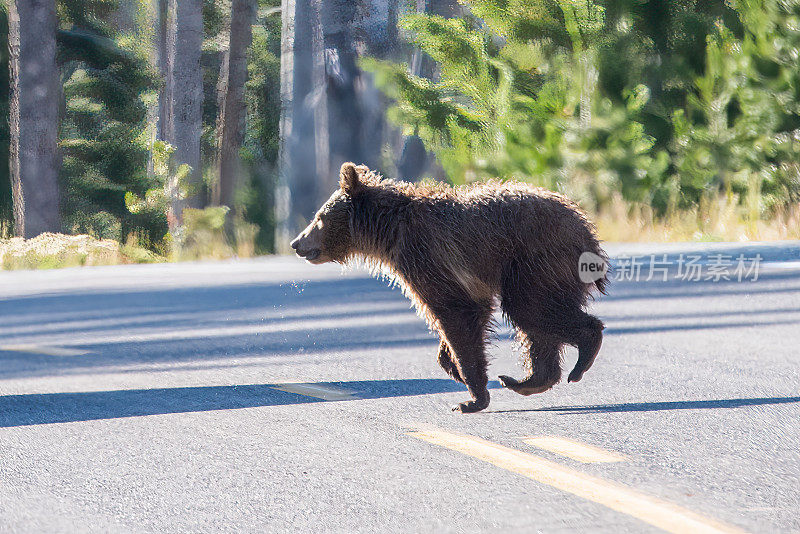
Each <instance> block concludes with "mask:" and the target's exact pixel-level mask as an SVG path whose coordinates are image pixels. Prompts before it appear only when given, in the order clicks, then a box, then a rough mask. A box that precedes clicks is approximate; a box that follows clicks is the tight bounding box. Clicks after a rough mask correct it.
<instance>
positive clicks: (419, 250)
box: [291, 163, 608, 413]
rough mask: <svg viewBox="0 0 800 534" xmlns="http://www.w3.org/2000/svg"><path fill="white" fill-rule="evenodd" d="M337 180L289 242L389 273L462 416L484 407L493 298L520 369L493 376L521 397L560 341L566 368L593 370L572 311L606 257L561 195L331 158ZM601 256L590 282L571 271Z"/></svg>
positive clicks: (591, 336) (595, 334) (556, 367)
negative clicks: (521, 360) (518, 351)
mask: <svg viewBox="0 0 800 534" xmlns="http://www.w3.org/2000/svg"><path fill="white" fill-rule="evenodd" d="M339 185H340V188H339V189H338V190H337V191H336V192H334V193H333V195H332V196H331V197H330V199H329V200H328V201H327V202H326V203H325V204H324V205H323V206H322V208H320V210H319V211H318V212H317V214H316V215H315V216H314V220H313V221H311V223H310V224H309V225H308V227H307V228H306V229H305V230H303V231H302V232H301V233H300V235H298V236H297V238H295V239H294V240H293V241H292V243H291V246H292V248H293V249H294V250H295V251H296V252H297V254H298V255H299V256H301V257H303V258H305V259H306V260H307V261H309V262H311V263H314V264H318V263H324V262H331V261H332V262H339V263H347V262H348V261H349V260H352V259H360V260H363V261H365V262H366V263H367V264H369V265H370V266H372V267H375V268H377V269H381V270H383V271H384V272H385V273H388V274H390V275H391V276H393V277H394V278H395V279H396V281H397V282H399V284H400V285H401V287H402V288H403V290H404V292H405V293H406V295H407V296H409V297H410V298H411V300H412V301H413V302H414V304H415V306H416V308H417V310H418V312H419V313H420V315H421V316H422V317H424V318H425V319H426V320H427V322H428V325H429V326H430V328H431V330H433V331H436V332H438V334H439V337H440V345H439V356H438V360H439V364H440V365H441V366H442V368H443V369H444V370H445V371H446V372H447V374H448V375H450V376H451V377H452V378H453V379H455V380H457V381H459V382H462V383H464V384H465V385H466V386H467V389H468V391H469V394H470V395H471V396H472V400H471V401H468V402H462V403H460V404H458V405H456V406H454V407H453V410H454V411H460V412H462V413H467V412H477V411H479V410H483V409H484V408H486V407H487V406H488V405H489V390H488V389H487V382H488V378H487V374H486V366H487V361H486V353H485V344H486V338H487V335H488V332H489V330H490V323H491V319H492V312H493V309H494V307H495V303H496V302H497V301H498V300H499V303H500V306H501V308H502V311H503V313H504V315H505V317H506V319H507V320H508V321H509V322H510V323H511V324H512V325H513V326H514V327H515V328H516V330H517V334H518V338H519V340H520V341H521V342H522V344H523V347H524V351H525V360H526V361H525V364H526V367H527V368H528V371H529V373H528V376H527V378H525V379H524V380H522V381H517V380H515V379H513V378H511V377H508V376H501V377H499V378H500V382H501V383H502V384H503V386H505V387H507V388H509V389H511V390H513V391H516V392H517V393H520V394H522V395H531V394H533V393H541V392H544V391H547V390H548V389H550V388H551V387H552V386H553V385H554V384H556V383H557V382H558V381H559V380H560V379H561V350H562V346H563V345H564V344H569V345H573V346H576V347H577V348H578V362H577V364H576V365H575V368H574V369H573V370H572V372H571V373H570V374H569V378H568V380H569V382H577V381H578V380H580V379H581V378H582V377H583V374H584V373H585V372H586V371H587V370H588V369H589V367H591V366H592V363H593V362H594V359H595V357H596V356H597V353H598V352H599V350H600V344H601V343H602V340H603V334H602V331H603V323H602V322H601V321H600V320H599V319H597V318H596V317H594V316H592V315H589V314H587V313H586V312H585V311H584V310H583V308H584V307H585V305H586V303H587V299H588V297H589V295H590V291H591V290H592V289H596V290H598V291H599V292H601V293H605V285H606V283H607V278H606V275H605V273H606V271H607V261H608V260H607V257H606V255H605V253H604V251H603V250H602V249H601V248H600V244H599V241H598V238H597V235H596V232H595V229H594V226H593V225H592V224H591V223H590V222H589V221H588V220H587V218H586V216H585V215H584V213H583V212H582V211H581V210H580V208H578V206H577V205H576V204H574V203H573V202H571V201H570V200H568V199H567V198H565V197H563V196H561V195H559V194H557V193H553V192H551V191H547V190H545V189H541V188H538V187H533V186H530V185H527V184H523V183H518V182H505V183H499V182H491V183H483V184H477V185H474V186H471V187H455V188H454V187H450V186H447V185H444V184H436V185H430V184H410V183H404V182H395V181H393V180H388V179H384V178H382V177H381V176H379V175H377V174H375V173H373V172H371V171H370V170H369V169H368V168H367V167H366V166H363V165H362V166H356V165H354V164H353V163H345V164H344V165H342V168H341V171H340V176H339ZM586 252H589V253H592V254H593V255H594V256H592V257H593V258H596V259H598V260H599V261H600V262H601V263H602V269H601V271H600V273H599V276H598V277H597V279H595V280H590V281H588V282H587V281H584V280H582V277H581V276H580V273H579V262H580V261H581V255H582V254H584V253H586Z"/></svg>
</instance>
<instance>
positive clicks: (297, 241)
mask: <svg viewBox="0 0 800 534" xmlns="http://www.w3.org/2000/svg"><path fill="white" fill-rule="evenodd" d="M320 226H321V225H320ZM321 233H322V232H321V230H320V229H319V228H317V225H315V224H314V223H311V224H310V225H308V228H306V229H305V230H303V231H302V232H301V233H300V235H298V236H297V237H295V238H294V239H293V240H292V242H291V243H290V244H289V246H290V247H292V249H293V250H294V251H295V253H296V254H297V255H298V256H300V257H301V258H304V259H305V260H307V261H310V262H311V263H316V262H317V261H316V260H320V259H321V257H322V235H321Z"/></svg>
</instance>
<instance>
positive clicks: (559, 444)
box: [522, 436, 628, 464]
mask: <svg viewBox="0 0 800 534" xmlns="http://www.w3.org/2000/svg"><path fill="white" fill-rule="evenodd" d="M522 441H524V442H525V443H527V444H528V445H533V446H534V447H538V448H540V449H544V450H546V451H550V452H553V453H555V454H560V455H561V456H566V457H567V458H572V459H573V460H577V461H579V462H583V463H587V464H593V463H613V462H624V461H625V460H627V459H628V458H626V457H625V456H623V455H621V454H618V453H616V452H611V451H607V450H605V449H601V448H600V447H594V446H592V445H587V444H585V443H580V442H578V441H573V440H571V439H566V438H557V437H555V436H540V437H532V438H522Z"/></svg>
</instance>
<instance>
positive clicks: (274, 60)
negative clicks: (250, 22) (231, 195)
mask: <svg viewBox="0 0 800 534" xmlns="http://www.w3.org/2000/svg"><path fill="white" fill-rule="evenodd" d="M279 7H280V1H279V0H261V1H260V2H259V11H258V18H259V21H258V23H257V24H255V25H254V26H253V44H252V46H251V47H250V51H249V54H248V63H247V71H248V81H247V86H246V93H245V99H246V103H247V110H248V113H247V130H246V132H245V139H244V146H243V148H242V151H241V155H242V169H243V180H244V182H245V183H244V184H243V187H241V188H239V190H238V192H237V199H236V204H237V206H238V208H239V210H240V212H241V214H242V218H243V221H244V222H245V223H249V224H251V225H255V226H256V227H257V229H258V230H257V233H256V235H255V253H258V254H266V253H271V252H274V251H275V214H274V211H273V205H274V203H275V202H274V191H275V177H276V173H277V168H278V147H279V143H280V139H279V125H280V109H281V102H280V99H281V90H280V89H281V60H280V49H281V17H280V11H279V10H278V9H277V8H279ZM240 226H241V225H240Z"/></svg>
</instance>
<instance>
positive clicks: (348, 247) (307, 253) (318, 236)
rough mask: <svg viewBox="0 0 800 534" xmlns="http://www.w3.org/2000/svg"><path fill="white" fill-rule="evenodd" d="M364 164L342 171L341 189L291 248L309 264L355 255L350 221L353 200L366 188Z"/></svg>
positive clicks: (339, 259)
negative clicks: (353, 253)
mask: <svg viewBox="0 0 800 534" xmlns="http://www.w3.org/2000/svg"><path fill="white" fill-rule="evenodd" d="M368 173H369V169H368V168H367V167H366V166H364V165H358V166H357V165H355V164H354V163H349V162H348V163H345V164H343V165H342V168H341V170H340V171H339V189H337V190H336V191H335V192H334V193H333V194H332V195H331V198H329V199H328V201H327V202H325V204H323V206H322V207H321V208H320V209H319V211H317V214H316V215H315V216H314V219H313V220H312V221H311V223H310V224H309V225H308V226H307V227H306V229H305V230H303V231H302V232H300V235H298V236H297V237H296V238H294V240H293V241H292V243H291V247H292V248H293V249H294V251H295V252H296V253H297V255H298V256H300V257H301V258H305V259H306V260H307V261H308V262H309V263H314V264H319V263H326V262H329V261H336V262H344V261H346V260H347V258H348V257H349V256H350V255H351V253H352V247H353V236H352V233H351V224H350V219H351V216H352V213H353V198H354V197H355V196H356V195H358V194H359V193H360V192H362V191H363V189H364V188H365V187H367V186H366V184H365V182H364V177H365V176H366V175H367V174H368Z"/></svg>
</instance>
